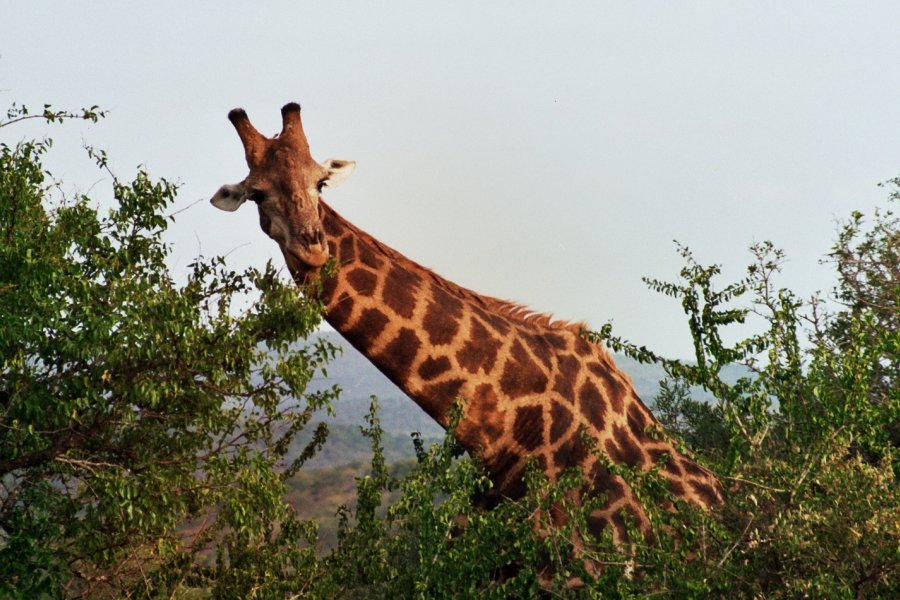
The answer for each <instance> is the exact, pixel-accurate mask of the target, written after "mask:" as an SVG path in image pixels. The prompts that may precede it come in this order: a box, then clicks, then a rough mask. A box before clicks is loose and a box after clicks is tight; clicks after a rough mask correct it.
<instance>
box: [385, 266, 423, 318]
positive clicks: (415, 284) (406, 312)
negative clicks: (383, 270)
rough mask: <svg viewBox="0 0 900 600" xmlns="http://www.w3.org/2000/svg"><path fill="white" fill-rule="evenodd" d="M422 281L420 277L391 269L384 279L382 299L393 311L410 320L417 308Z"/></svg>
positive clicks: (399, 269)
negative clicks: (417, 298)
mask: <svg viewBox="0 0 900 600" xmlns="http://www.w3.org/2000/svg"><path fill="white" fill-rule="evenodd" d="M420 282H421V280H420V279H419V277H418V276H416V275H414V274H412V273H410V272H409V271H406V270H405V269H401V268H399V267H396V266H395V267H391V270H390V271H388V273H387V276H386V277H385V279H384V289H382V290H381V297H382V299H383V300H384V303H385V304H387V305H388V306H389V307H390V308H391V310H393V311H394V312H395V313H397V314H398V315H399V316H401V317H403V318H404V319H410V318H412V315H413V310H414V309H415V308H416V294H417V293H418V291H419V284H420Z"/></svg>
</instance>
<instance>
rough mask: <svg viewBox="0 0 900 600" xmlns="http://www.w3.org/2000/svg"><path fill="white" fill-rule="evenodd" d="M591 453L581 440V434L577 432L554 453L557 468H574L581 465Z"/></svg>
mask: <svg viewBox="0 0 900 600" xmlns="http://www.w3.org/2000/svg"><path fill="white" fill-rule="evenodd" d="M590 453H591V449H590V448H589V447H588V445H587V444H586V443H585V442H584V440H583V439H581V434H580V433H579V432H575V433H574V434H572V435H571V436H569V439H567V440H566V441H565V442H563V443H562V445H561V446H560V447H559V448H557V450H556V452H554V453H553V462H554V463H555V464H556V466H557V467H562V468H566V467H574V466H578V465H581V463H582V462H583V461H584V459H586V458H587V457H588V455H589V454H590Z"/></svg>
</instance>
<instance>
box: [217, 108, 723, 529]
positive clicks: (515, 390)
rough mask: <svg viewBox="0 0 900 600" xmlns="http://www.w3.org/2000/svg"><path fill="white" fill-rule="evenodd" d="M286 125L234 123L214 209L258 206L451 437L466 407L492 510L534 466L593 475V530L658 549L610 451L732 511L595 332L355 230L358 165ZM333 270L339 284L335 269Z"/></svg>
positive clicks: (463, 430) (298, 261) (333, 309)
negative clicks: (233, 178) (333, 200)
mask: <svg viewBox="0 0 900 600" xmlns="http://www.w3.org/2000/svg"><path fill="white" fill-rule="evenodd" d="M281 114H282V130H281V133H280V134H278V135H276V136H275V137H272V138H267V137H265V136H263V135H262V134H261V133H259V132H258V131H257V130H256V129H255V128H254V127H253V125H252V124H251V123H250V120H249V118H248V117H247V114H246V112H244V111H243V110H242V109H234V110H232V111H231V112H230V113H229V114H228V118H229V120H230V121H231V123H232V124H233V125H234V127H235V128H236V130H237V133H238V135H239V137H240V139H241V142H242V144H243V146H244V151H245V155H246V160H247V164H248V166H249V168H250V174H249V175H248V176H247V177H246V178H245V179H244V180H243V181H242V182H240V183H238V184H231V185H224V186H222V187H221V188H220V189H219V190H218V192H216V194H215V195H214V196H213V198H212V200H211V202H212V204H213V205H214V206H216V207H217V208H220V209H222V210H227V211H233V210H236V209H237V208H238V207H239V206H241V205H242V204H243V203H244V202H245V201H246V200H251V201H253V202H254V203H256V204H257V207H258V210H259V219H260V225H261V227H262V229H263V231H264V232H265V233H266V234H267V235H268V236H269V237H271V238H272V239H273V240H275V241H276V242H277V243H278V245H279V247H280V249H281V251H282V254H283V256H284V259H285V261H286V263H287V266H288V269H289V270H290V272H291V274H292V276H293V277H294V279H295V280H296V281H297V282H298V283H299V284H301V285H304V286H308V285H309V284H311V283H316V284H317V286H319V287H320V291H319V293H320V294H321V295H322V300H323V302H324V304H325V319H326V320H327V321H328V323H330V324H331V325H332V326H333V327H334V328H335V329H336V330H337V331H338V332H340V333H341V334H342V335H343V337H344V338H345V339H346V340H347V341H348V342H349V343H350V344H351V345H353V346H354V347H355V348H356V349H357V350H359V351H360V352H362V353H363V354H364V355H365V356H366V357H367V358H368V359H369V360H370V361H372V363H374V364H375V366H376V367H378V369H379V370H381V372H383V373H384V374H385V375H386V376H387V377H388V378H390V379H391V380H392V381H393V382H394V383H395V384H396V385H397V386H398V387H400V388H401V389H402V390H403V391H404V392H405V393H406V394H408V395H409V397H410V398H412V399H413V400H414V401H415V402H416V403H417V404H419V406H421V407H422V408H423V409H424V410H425V412H427V413H428V414H429V415H430V416H431V417H432V418H433V419H435V420H436V421H437V422H438V423H440V424H441V425H442V426H444V427H445V428H446V427H447V425H448V421H449V418H450V412H451V407H452V405H453V403H454V401H455V400H456V399H457V398H461V399H463V400H464V401H465V403H466V404H465V406H466V410H465V412H464V414H463V417H462V419H461V421H460V423H459V424H458V427H457V430H456V431H455V432H454V433H455V435H456V437H457V439H458V441H459V443H460V444H461V445H462V446H463V447H464V448H466V450H468V452H469V453H470V455H472V456H473V457H475V458H476V459H478V460H479V461H480V462H481V463H482V464H483V466H484V468H485V469H486V470H487V473H488V474H489V476H490V478H491V480H492V482H493V484H494V485H493V487H492V489H491V490H490V491H489V492H488V494H487V495H486V496H485V497H484V498H482V499H481V501H482V503H483V504H484V505H486V506H488V507H489V506H491V505H493V504H496V502H498V501H499V500H500V499H501V498H503V497H509V498H520V497H521V496H522V495H523V494H524V493H525V491H526V488H525V483H524V480H523V474H524V470H525V468H526V466H527V464H528V463H529V461H536V463H537V466H538V467H539V468H540V469H541V470H542V471H543V472H544V473H545V474H546V476H547V477H548V478H549V479H550V481H556V480H557V478H558V477H559V476H560V475H561V474H562V473H563V472H564V471H565V470H566V469H568V468H571V467H580V468H581V469H582V472H583V473H584V474H585V476H586V483H585V487H584V489H583V490H580V491H578V494H584V493H594V494H596V493H605V494H606V502H605V503H604V504H603V505H602V506H601V507H600V508H598V509H596V510H594V511H593V512H592V513H591V514H590V516H589V519H588V525H589V527H590V529H591V531H592V533H595V534H599V533H600V531H602V530H603V529H605V528H607V527H611V528H612V534H613V539H614V540H616V541H617V542H620V543H627V542H628V541H629V540H628V533H627V525H626V517H625V516H624V515H626V514H627V515H630V517H631V518H632V519H633V520H634V522H635V523H636V524H637V526H638V527H639V529H640V531H641V532H642V533H643V534H645V535H649V528H650V527H649V520H648V518H647V516H646V513H645V510H644V507H643V506H642V505H641V503H640V501H639V500H638V499H637V498H636V496H635V494H634V493H633V491H632V490H631V488H630V487H629V485H628V484H627V482H626V481H625V480H624V479H622V478H621V477H620V476H619V475H617V474H615V473H613V472H612V471H611V470H610V469H609V462H607V460H601V457H600V456H598V450H599V453H602V454H605V456H606V457H607V458H608V460H609V461H612V462H613V463H617V464H624V465H627V466H629V467H633V468H636V469H639V470H644V471H646V470H649V469H651V468H658V473H659V474H660V476H661V477H663V478H664V480H665V482H666V485H667V486H668V489H669V490H670V491H671V492H672V494H673V495H674V496H675V497H677V498H682V499H685V500H687V501H688V502H691V503H693V504H696V505H699V506H700V507H703V508H709V507H712V506H714V505H716V504H718V503H720V502H721V501H722V492H721V486H720V484H719V482H718V481H717V479H716V478H715V476H714V475H713V474H712V473H711V472H709V471H708V470H706V469H705V468H703V467H701V466H700V465H698V464H697V463H696V462H695V461H693V460H692V459H691V458H689V457H688V456H686V455H685V454H683V453H682V452H680V451H679V450H678V449H676V447H675V446H674V445H673V444H672V443H671V442H670V441H668V440H667V439H666V438H665V437H664V436H660V435H655V434H654V430H657V431H659V430H661V425H660V424H659V423H658V421H657V420H656V419H655V418H654V417H653V415H652V414H651V412H650V411H649V409H647V407H646V406H645V405H644V404H643V402H641V400H640V398H639V397H638V396H637V394H636V392H635V390H634V387H633V385H632V383H631V380H630V378H629V377H628V376H627V375H626V374H625V373H623V372H622V371H620V370H619V369H618V368H617V367H616V365H615V363H614V362H613V358H612V356H611V355H610V354H609V353H608V351H607V350H606V349H605V348H604V347H602V346H601V345H599V344H595V343H591V342H589V341H587V340H586V339H585V338H584V337H583V336H582V335H581V331H582V329H583V327H584V326H583V324H581V323H569V322H565V321H557V320H553V319H551V318H550V317H549V316H547V315H544V314H540V313H535V312H532V311H530V310H528V309H527V308H526V307H524V306H522V305H520V304H515V303H512V302H508V301H505V300H501V299H498V298H493V297H489V296H484V295H481V294H478V293H476V292H474V291H472V290H469V289H466V288H464V287H462V286H460V285H457V284H455V283H452V282H450V281H448V280H446V279H444V278H442V277H440V276H439V275H437V274H436V273H434V272H432V271H431V270H429V269H427V268H425V267H423V266H421V265H419V264H417V263H415V262H413V261H412V260H410V259H409V258H407V257H405V256H404V255H403V254H401V253H400V252H398V251H396V250H394V249H393V248H391V247H389V246H387V245H386V244H384V243H382V242H381V241H379V240H377V239H375V238H374V237H372V236H371V235H369V234H367V233H366V232H364V231H363V230H361V229H359V228H357V227H356V226H355V225H353V224H352V223H350V222H348V221H347V220H345V219H344V218H342V217H341V216H340V215H339V214H338V213H337V212H336V211H335V210H334V209H333V208H331V207H330V206H329V205H327V204H326V203H325V202H324V201H322V199H321V192H322V190H323V188H325V187H335V186H336V185H338V184H339V183H341V182H342V181H343V180H345V179H346V178H347V177H348V176H349V175H350V173H351V172H352V171H353V169H354V167H355V163H354V162H353V161H347V160H336V159H330V160H327V161H325V162H324V163H321V164H320V163H318V162H316V161H315V160H314V159H313V158H312V156H311V154H310V150H309V144H308V142H307V139H306V135H305V133H304V131H303V127H302V123H301V119H300V106H299V105H298V104H296V103H290V104H287V105H285V106H284V107H283V108H282V110H281ZM329 260H333V261H334V263H335V265H336V270H335V269H332V270H329V269H327V268H325V269H323V268H322V267H323V265H326V263H327V262H328V261H329ZM587 440H593V444H594V448H593V449H592V447H591V443H590V442H589V441H587Z"/></svg>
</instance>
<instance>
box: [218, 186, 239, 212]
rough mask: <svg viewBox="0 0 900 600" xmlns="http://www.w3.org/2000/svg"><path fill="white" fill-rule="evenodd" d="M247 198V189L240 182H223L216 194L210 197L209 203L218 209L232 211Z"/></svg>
mask: <svg viewBox="0 0 900 600" xmlns="http://www.w3.org/2000/svg"><path fill="white" fill-rule="evenodd" d="M246 200H247V190H245V189H244V186H243V185H241V184H240V183H233V184H225V185H223V186H222V187H220V188H219V191H218V192H216V195H215V196H213V197H212V198H211V199H210V203H211V204H212V205H213V206H215V207H216V208H218V209H219V210H227V211H228V212H232V211H235V210H237V209H238V208H240V206H241V204H243V203H244V202H245V201H246Z"/></svg>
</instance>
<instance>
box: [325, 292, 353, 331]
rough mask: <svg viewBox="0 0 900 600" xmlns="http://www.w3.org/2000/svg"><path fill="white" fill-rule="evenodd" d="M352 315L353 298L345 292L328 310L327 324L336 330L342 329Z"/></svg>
mask: <svg viewBox="0 0 900 600" xmlns="http://www.w3.org/2000/svg"><path fill="white" fill-rule="evenodd" d="M352 314H353V298H351V297H350V295H349V294H347V293H346V292H345V293H343V294H341V296H340V298H338V299H337V302H335V303H334V304H333V305H332V307H331V308H330V309H328V322H329V323H331V324H332V326H334V327H336V328H340V327H343V326H344V325H346V324H347V321H349V320H350V315H352Z"/></svg>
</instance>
